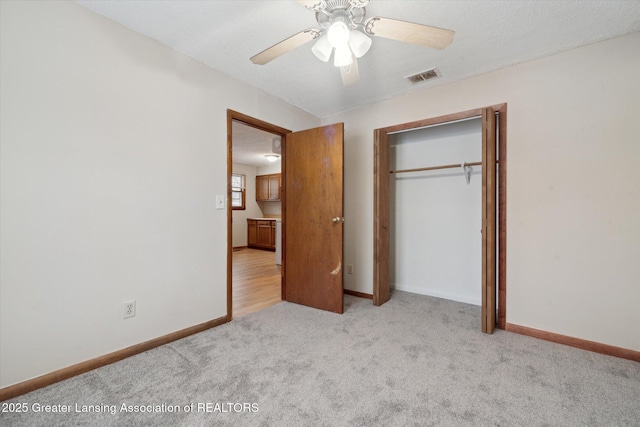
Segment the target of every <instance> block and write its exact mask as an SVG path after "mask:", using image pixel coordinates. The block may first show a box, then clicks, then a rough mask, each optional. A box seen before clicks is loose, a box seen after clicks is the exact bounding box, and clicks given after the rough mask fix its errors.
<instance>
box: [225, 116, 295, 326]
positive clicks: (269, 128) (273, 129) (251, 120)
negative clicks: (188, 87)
mask: <svg viewBox="0 0 640 427" xmlns="http://www.w3.org/2000/svg"><path fill="white" fill-rule="evenodd" d="M234 121H237V122H241V123H242V124H245V125H247V126H251V127H253V128H256V129H259V130H262V131H265V132H268V133H272V134H274V135H277V136H280V138H281V139H282V147H284V144H285V140H286V135H287V134H288V133H291V131H290V130H289V129H285V128H282V127H280V126H276V125H273V124H271V123H268V122H265V121H263V120H260V119H256V118H255V117H251V116H247V115H246V114H242V113H239V112H237V111H234V110H229V109H228V110H227V321H229V320H231V319H232V318H233V224H232V222H231V221H232V218H233V210H232V209H231V174H232V173H233V154H232V153H233V150H232V148H233V122H234ZM280 159H281V168H282V173H284V169H285V159H284V149H283V150H282V154H281V157H280ZM281 202H282V206H283V207H284V204H285V196H284V195H281ZM282 215H283V217H282V220H283V221H284V209H282ZM282 240H283V242H284V240H285V239H284V234H283V236H282ZM284 258H285V255H284V251H283V253H282V263H283V265H284V262H285V260H284ZM281 271H282V274H284V269H282V270H281ZM281 286H282V295H284V292H285V280H284V276H283V277H282V281H281Z"/></svg>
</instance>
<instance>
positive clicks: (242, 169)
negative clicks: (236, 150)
mask: <svg viewBox="0 0 640 427" xmlns="http://www.w3.org/2000/svg"><path fill="white" fill-rule="evenodd" d="M256 170H257V168H256V167H255V166H252V165H243V164H240V163H234V164H233V172H234V173H242V174H244V175H245V186H246V190H245V198H246V200H245V206H246V209H245V210H234V211H232V215H233V230H232V245H233V247H234V248H237V247H242V246H247V238H248V235H247V218H260V217H262V216H263V213H262V210H261V209H260V206H259V205H258V202H256Z"/></svg>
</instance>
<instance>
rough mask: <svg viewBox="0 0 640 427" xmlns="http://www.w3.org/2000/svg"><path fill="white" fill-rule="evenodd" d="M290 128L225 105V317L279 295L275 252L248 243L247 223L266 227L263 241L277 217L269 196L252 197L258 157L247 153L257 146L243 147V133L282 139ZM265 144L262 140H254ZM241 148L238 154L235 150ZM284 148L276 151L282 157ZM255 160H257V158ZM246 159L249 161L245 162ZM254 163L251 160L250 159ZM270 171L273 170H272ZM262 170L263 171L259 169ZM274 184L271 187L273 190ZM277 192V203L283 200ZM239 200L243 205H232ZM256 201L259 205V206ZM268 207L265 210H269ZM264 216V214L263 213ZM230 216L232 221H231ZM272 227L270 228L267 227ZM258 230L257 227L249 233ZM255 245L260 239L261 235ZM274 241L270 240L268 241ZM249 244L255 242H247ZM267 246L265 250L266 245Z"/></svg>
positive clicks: (279, 276)
mask: <svg viewBox="0 0 640 427" xmlns="http://www.w3.org/2000/svg"><path fill="white" fill-rule="evenodd" d="M234 129H235V132H234ZM290 132H291V131H289V130H287V129H284V128H280V127H278V126H275V125H272V124H270V123H267V122H264V121H262V120H258V119H255V118H253V117H250V116H247V115H244V114H242V113H239V112H236V111H232V110H227V176H228V179H227V200H228V203H227V317H228V318H229V319H232V318H233V316H234V314H235V315H236V316H239V315H244V314H248V313H250V312H253V311H257V310H260V309H262V308H266V307H268V306H270V305H273V304H275V303H277V302H279V301H281V300H282V295H283V292H284V289H283V275H284V272H283V270H282V269H281V267H280V265H278V264H276V254H275V252H274V251H272V250H269V249H271V248H269V247H266V248H265V247H262V248H261V249H255V248H254V247H255V245H253V244H252V245H249V244H248V240H249V239H250V237H249V235H250V227H254V228H258V227H259V228H260V235H261V236H263V235H265V233H263V231H266V235H267V239H266V242H267V243H266V244H267V245H269V243H268V241H269V238H268V237H269V235H270V236H272V240H273V239H275V228H276V227H275V225H276V218H277V217H278V213H279V212H280V209H279V206H278V207H277V208H276V207H275V206H274V205H275V204H276V202H274V201H266V202H260V201H258V200H257V199H259V198H258V197H256V191H257V182H256V181H257V180H256V176H263V175H259V173H260V172H258V171H259V170H265V169H264V168H265V167H258V166H257V165H259V164H260V163H255V161H253V160H251V156H254V157H255V155H256V153H255V152H256V151H260V150H261V149H262V148H259V147H246V146H245V145H246V144H249V145H251V144H252V143H253V142H251V141H249V142H247V141H244V142H242V141H243V140H244V139H246V138H245V135H248V136H247V138H248V139H251V138H255V139H262V140H264V139H265V138H267V140H268V141H269V143H270V137H273V138H275V139H279V140H282V139H284V136H285V135H286V134H288V133H290ZM234 133H235V135H236V137H237V138H238V143H237V144H235V145H236V149H237V150H238V155H237V156H236V157H238V160H239V161H241V162H242V163H241V164H238V163H236V161H235V160H236V158H235V157H234V154H233V153H234ZM260 144H261V145H264V141H262V142H259V143H257V145H260ZM241 147H244V148H243V154H242V157H241V156H240V154H239V151H240V148H241ZM264 151H265V153H261V154H259V156H264V155H265V154H269V153H271V152H272V148H271V147H269V148H264ZM282 157H284V153H282V154H281V160H282ZM256 161H258V162H259V160H256ZM246 163H250V164H246ZM251 163H253V165H252V164H251ZM266 169H268V170H267V172H273V171H274V170H272V169H273V167H271V168H269V167H266ZM271 175H276V174H275V173H272V174H271ZM264 176H266V175H264ZM275 190H277V188H274V191H275ZM283 197H284V196H283V195H280V197H279V198H278V200H279V201H278V202H277V204H278V205H280V203H282V198H283ZM238 204H240V205H242V208H238V206H234V205H238ZM259 205H260V206H259ZM268 212H269V213H268ZM265 216H268V218H267V217H265ZM234 218H235V221H234ZM272 223H273V224H272ZM272 228H273V230H272ZM254 234H257V233H254ZM256 243H257V244H258V245H264V242H262V237H261V240H260V241H259V242H256ZM273 243H274V244H275V241H273ZM250 246H254V247H250ZM265 249H267V250H265Z"/></svg>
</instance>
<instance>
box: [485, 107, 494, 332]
mask: <svg viewBox="0 0 640 427" xmlns="http://www.w3.org/2000/svg"><path fill="white" fill-rule="evenodd" d="M495 326H496V115H495V113H494V111H493V109H492V108H484V109H483V110H482V332H486V333H489V334H492V333H493V330H494V329H495Z"/></svg>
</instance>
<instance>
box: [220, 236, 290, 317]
mask: <svg viewBox="0 0 640 427" xmlns="http://www.w3.org/2000/svg"><path fill="white" fill-rule="evenodd" d="M232 261H233V262H232V266H233V317H234V318H235V317H240V316H244V315H245V314H249V313H253V312H254V311H258V310H262V309H263V308H267V307H269V306H272V305H274V304H277V303H279V302H280V301H282V298H281V295H282V293H281V285H280V284H281V267H280V266H279V265H276V263H275V253H274V252H270V251H261V250H258V249H249V248H243V249H240V250H234V251H233V256H232Z"/></svg>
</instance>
